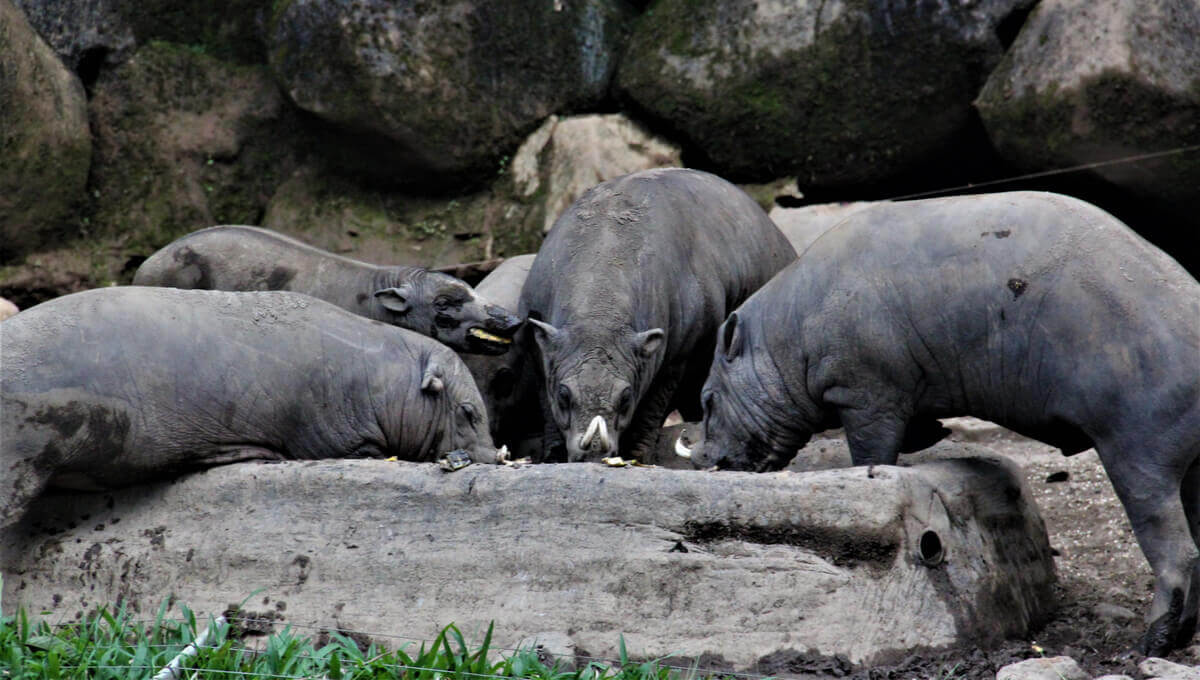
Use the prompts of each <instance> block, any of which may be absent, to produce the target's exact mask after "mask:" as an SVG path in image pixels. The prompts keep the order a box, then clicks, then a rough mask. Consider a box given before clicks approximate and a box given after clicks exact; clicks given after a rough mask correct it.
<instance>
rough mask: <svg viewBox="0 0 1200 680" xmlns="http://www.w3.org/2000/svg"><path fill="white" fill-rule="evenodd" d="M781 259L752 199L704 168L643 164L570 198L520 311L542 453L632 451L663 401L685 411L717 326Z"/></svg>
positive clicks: (789, 254)
mask: <svg viewBox="0 0 1200 680" xmlns="http://www.w3.org/2000/svg"><path fill="white" fill-rule="evenodd" d="M794 258H795V251H794V250H793V249H792V247H791V245H790V244H789V243H788V242H787V239H786V238H785V237H784V236H783V234H782V233H780V231H779V229H778V228H777V227H776V226H775V225H774V223H772V222H771V220H770V219H769V218H767V216H766V214H765V213H764V212H763V211H762V209H761V208H759V207H758V205H757V204H756V203H755V202H754V200H753V199H751V198H750V197H749V196H747V195H746V194H745V193H743V192H742V191H741V190H740V189H738V188H737V187H735V186H733V185H732V184H729V183H728V182H726V181H724V180H722V179H720V178H718V177H716V176H715V175H710V174H708V173H704V172H698V171H694V170H684V169H679V168H671V169H659V170H648V171H644V172H638V173H634V174H631V175H626V176H624V177H619V178H617V179H614V180H611V181H608V182H604V183H603V184H600V185H598V186H596V187H594V188H592V189H591V190H589V191H588V192H586V193H585V194H584V195H583V196H581V197H580V198H579V200H578V201H576V202H575V203H574V204H573V205H572V206H571V207H569V208H568V209H567V210H566V211H565V212H564V213H563V214H562V216H560V217H559V219H558V221H557V222H556V223H555V225H554V227H553V228H552V229H551V231H550V233H549V234H548V235H547V237H546V240H545V241H544V242H543V244H542V247H541V249H540V250H539V251H538V254H537V258H536V259H535V260H534V263H533V266H532V268H531V269H530V271H529V276H528V278H527V280H526V282H525V286H524V289H523V290H522V293H521V304H520V307H519V311H520V315H521V316H522V317H528V320H529V323H528V324H527V326H526V330H525V331H524V333H523V336H525V337H526V338H527V339H528V340H530V342H527V343H526V344H527V345H528V346H529V347H530V350H529V351H531V352H536V353H537V356H540V361H539V362H537V365H538V367H539V368H540V369H541V374H540V381H541V383H542V388H541V389H540V390H539V391H540V393H541V394H540V396H541V401H542V410H543V414H544V418H545V421H546V424H547V427H546V437H545V451H544V456H545V458H546V459H549V460H554V459H561V458H564V457H565V458H566V459H567V460H568V461H594V460H599V459H600V458H603V457H606V456H615V455H621V456H623V457H630V458H636V457H644V456H645V455H646V453H647V452H648V451H649V450H650V447H652V446H653V444H654V441H655V438H656V437H657V434H658V429H659V427H660V426H661V424H662V422H663V419H664V417H665V416H666V414H667V413H668V412H669V411H670V410H671V409H672V408H678V409H679V410H680V411H681V412H683V413H684V414H685V417H686V416H687V415H688V414H692V415H693V417H694V418H698V417H699V400H698V395H699V388H700V385H701V384H702V383H703V380H704V375H705V374H706V373H707V368H708V362H709V357H711V355H712V348H713V336H714V332H715V331H716V328H717V326H718V325H719V324H720V322H721V320H722V319H724V317H725V315H726V314H727V313H728V311H729V310H731V309H732V308H733V307H735V306H736V305H737V304H739V303H740V302H741V301H742V300H744V299H745V298H746V297H747V296H748V295H749V294H750V293H752V292H753V291H754V290H756V289H757V288H758V287H759V286H761V285H762V284H764V283H766V281H768V280H769V279H770V277H771V276H772V275H773V274H774V273H775V272H777V271H779V270H780V269H782V268H783V267H784V266H786V265H787V264H788V263H790V262H791V261H792V260H793V259H794Z"/></svg>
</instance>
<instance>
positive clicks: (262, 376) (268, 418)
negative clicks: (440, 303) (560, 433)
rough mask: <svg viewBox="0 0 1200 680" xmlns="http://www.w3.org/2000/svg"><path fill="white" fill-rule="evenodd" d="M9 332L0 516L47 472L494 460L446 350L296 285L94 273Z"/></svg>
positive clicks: (465, 382) (3, 362)
mask: <svg viewBox="0 0 1200 680" xmlns="http://www.w3.org/2000/svg"><path fill="white" fill-rule="evenodd" d="M0 338H2V341H0V431H2V432H3V433H4V436H3V437H0V470H4V487H3V489H0V526H4V525H7V524H9V523H11V522H12V521H14V520H15V519H16V518H17V517H18V516H19V515H20V513H21V511H22V509H23V508H24V507H25V506H26V505H27V503H28V502H29V500H30V499H32V498H33V497H34V496H36V495H37V494H38V493H40V492H41V491H42V489H43V488H45V487H46V486H47V485H53V486H61V487H65V488H76V489H104V488H110V487H116V486H123V485H128V484H134V483H138V482H141V481H144V480H149V479H153V478H157V477H166V476H171V475H177V474H180V473H181V472H185V471H188V470H193V469H199V468H205V467H211V466H213V465H220V464H224V463H234V462H239V461H247V460H284V459H312V458H362V457H388V456H397V457H399V458H402V459H405V460H413V461H424V460H432V459H433V458H435V457H437V456H438V455H440V454H443V453H446V452H447V451H451V450H455V449H465V450H466V451H468V452H469V453H470V454H471V456H472V458H474V459H475V460H477V461H479V462H495V460H496V451H495V449H493V448H492V440H491V437H490V436H489V434H488V422H487V411H486V409H485V407H484V404H483V400H482V399H481V398H480V396H479V391H478V390H477V389H476V388H475V383H474V381H473V380H472V379H471V375H470V374H469V373H468V372H467V368H466V366H465V365H464V364H463V363H462V361H461V360H460V359H459V358H458V356H457V355H456V354H455V353H454V352H453V351H451V350H450V349H449V348H448V347H445V346H444V345H441V344H439V343H437V342H435V341H433V340H431V339H429V338H426V337H425V336H423V335H418V334H416V333H413V332H410V331H406V330H404V329H401V328H396V327H394V326H390V325H387V324H384V323H380V322H378V321H372V320H370V319H364V318H362V317H360V316H357V315H354V314H351V313H349V312H347V311H345V310H342V309H339V308H338V307H336V306H334V305H331V304H329V303H327V302H323V301H321V300H317V299H315V298H312V297H309V296H307V295H301V294H299V293H289V292H257V293H245V292H243V293H233V292H224V291H201V290H176V289H172V288H144V287H139V286H122V287H112V288H100V289H96V290H90V291H85V292H82V293H75V294H73V295H67V296H64V297H60V298H56V299H54V300H51V301H49V302H45V303H42V304H40V305H37V306H36V307H32V308H30V309H27V310H25V311H23V312H21V313H20V314H18V315H16V316H14V317H12V318H10V319H7V320H5V321H3V322H0Z"/></svg>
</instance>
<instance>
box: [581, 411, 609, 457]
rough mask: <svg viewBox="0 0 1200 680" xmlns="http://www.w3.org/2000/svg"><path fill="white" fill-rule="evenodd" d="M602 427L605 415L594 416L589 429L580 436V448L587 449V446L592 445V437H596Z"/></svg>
mask: <svg viewBox="0 0 1200 680" xmlns="http://www.w3.org/2000/svg"><path fill="white" fill-rule="evenodd" d="M602 427H604V418H603V417H601V416H596V417H595V418H592V422H590V423H588V426H587V431H586V432H584V433H583V436H582V437H580V438H579V448H581V449H586V448H587V447H589V446H591V445H592V437H595V436H596V432H597V431H598V430H599V429H600V428H602Z"/></svg>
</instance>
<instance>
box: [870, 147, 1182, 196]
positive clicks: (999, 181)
mask: <svg viewBox="0 0 1200 680" xmlns="http://www.w3.org/2000/svg"><path fill="white" fill-rule="evenodd" d="M1196 150H1200V144H1193V145H1192V146H1180V147H1176V148H1174V149H1168V150H1166V151H1153V152H1150V153H1144V154H1138V155H1135V156H1124V157H1122V158H1114V159H1112V160H1107V161H1095V162H1094V163H1084V164H1083V165H1073V166H1071V167H1069V168H1058V169H1057V170H1042V171H1041V172H1031V173H1028V174H1025V175H1017V176H1015V177H1007V178H1004V179H993V180H988V181H986V182H975V183H972V184H964V185H962V186H957V187H948V188H945V189H933V190H931V191H921V192H917V193H915V194H905V195H903V196H894V197H892V198H889V199H885V200H889V201H906V200H909V199H912V198H923V197H926V196H936V195H937V194H948V193H950V192H953V191H965V190H967V189H978V188H980V187H987V186H995V185H997V184H1008V183H1010V182H1019V181H1021V180H1026V179H1037V178H1039V177H1050V176H1051V175H1063V174H1066V173H1069V172H1079V171H1080V170H1091V169H1093V168H1101V167H1105V166H1108V165H1120V164H1122V163H1136V162H1137V161H1144V160H1150V159H1152V158H1162V157H1165V156H1174V155H1177V154H1181V153H1188V152H1190V151H1196Z"/></svg>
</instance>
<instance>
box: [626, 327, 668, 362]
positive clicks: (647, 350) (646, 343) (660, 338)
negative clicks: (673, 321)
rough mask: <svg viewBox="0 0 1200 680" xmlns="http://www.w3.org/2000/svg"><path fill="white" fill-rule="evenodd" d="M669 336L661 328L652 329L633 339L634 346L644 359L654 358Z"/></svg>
mask: <svg viewBox="0 0 1200 680" xmlns="http://www.w3.org/2000/svg"><path fill="white" fill-rule="evenodd" d="M666 338H667V334H666V333H664V332H663V329H661V328H651V329H650V330H648V331H642V332H641V333H638V334H637V335H635V336H634V337H633V346H634V347H636V348H637V350H638V352H640V353H641V355H642V356H644V357H649V356H654V353H655V352H657V351H658V350H659V349H660V348H661V347H662V346H663V342H664V341H665V340H666Z"/></svg>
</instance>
